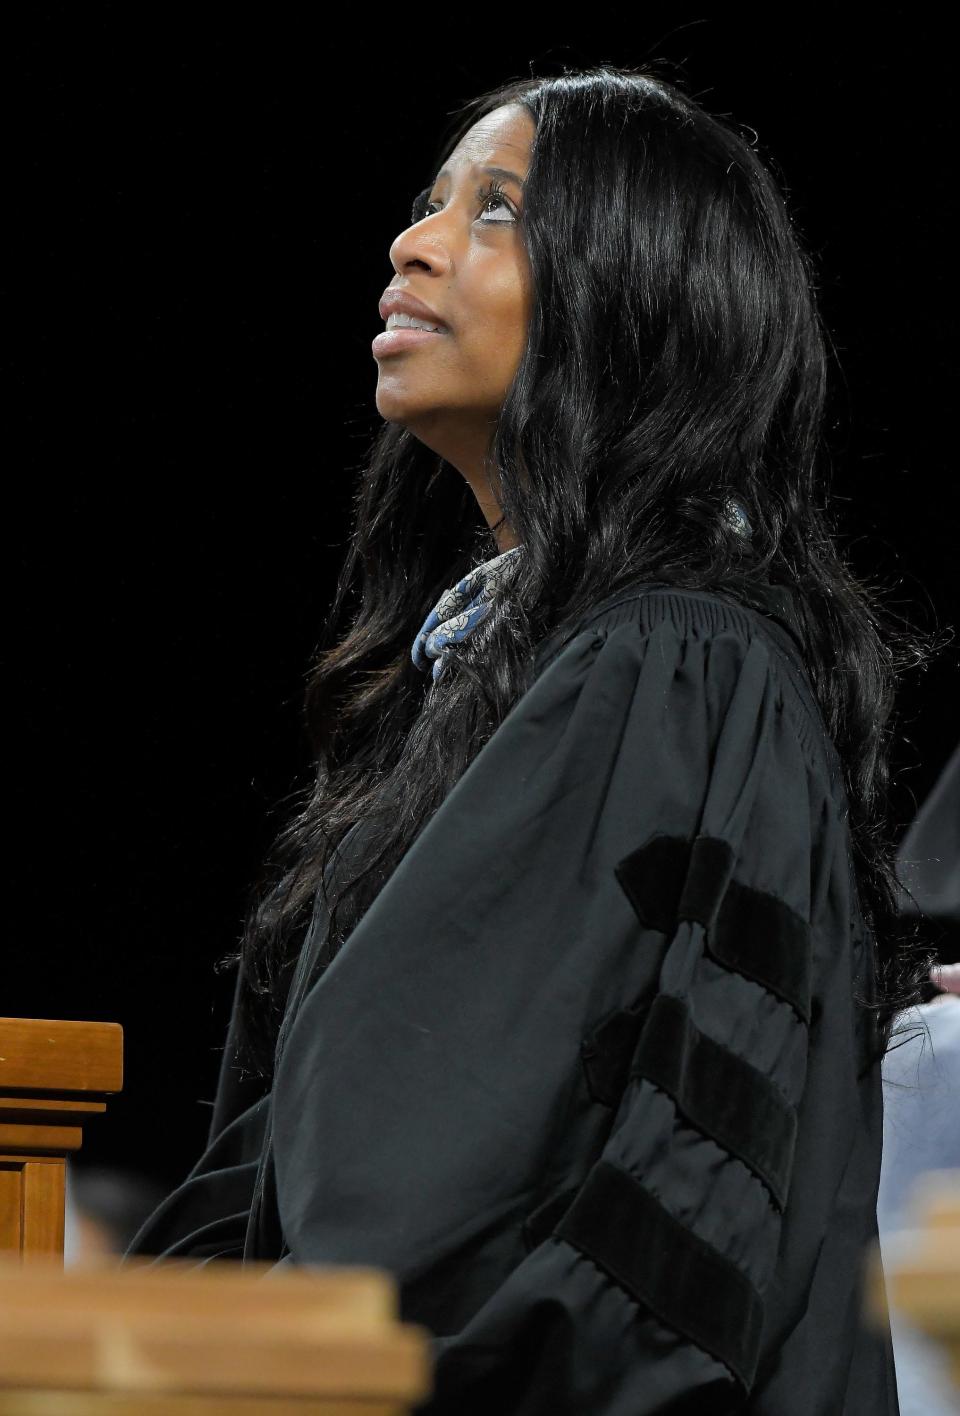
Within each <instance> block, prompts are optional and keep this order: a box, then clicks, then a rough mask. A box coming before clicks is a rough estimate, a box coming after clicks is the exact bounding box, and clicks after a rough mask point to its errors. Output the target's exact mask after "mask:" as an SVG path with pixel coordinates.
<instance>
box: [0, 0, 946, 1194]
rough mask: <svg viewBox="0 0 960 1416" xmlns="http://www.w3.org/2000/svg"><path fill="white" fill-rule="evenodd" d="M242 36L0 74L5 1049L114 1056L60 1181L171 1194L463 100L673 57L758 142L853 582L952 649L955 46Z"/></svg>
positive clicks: (60, 18)
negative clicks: (377, 399)
mask: <svg viewBox="0 0 960 1416" xmlns="http://www.w3.org/2000/svg"><path fill="white" fill-rule="evenodd" d="M238 13H239V12H238V11H236V10H235V9H232V10H229V11H228V10H226V9H224V10H222V11H218V10H216V9H215V8H211V9H208V10H204V12H203V15H204V18H202V19H201V20H198V18H197V12H196V10H192V11H187V10H184V11H182V12H180V13H179V15H178V12H177V10H176V7H174V8H173V9H172V10H171V9H169V8H167V7H164V8H163V9H162V10H161V8H160V7H157V8H156V9H154V10H152V11H150V10H149V9H147V10H144V9H143V8H142V7H140V8H137V9H136V10H133V9H127V8H123V9H122V8H120V7H113V6H90V7H86V9H85V10H84V12H83V13H82V14H79V13H77V12H76V11H74V10H67V9H61V8H54V9H51V8H49V7H46V8H41V9H39V10H34V11H33V12H32V14H31V18H30V20H29V21H28V22H21V25H20V27H19V28H18V29H17V30H16V31H14V30H13V29H10V28H8V30H7V32H6V37H5V42H4V43H3V45H2V55H3V57H2V59H0V63H2V66H3V75H2V76H3V93H4V95H5V100H4V101H5V113H6V117H5V142H4V150H5V168H6V174H5V181H4V207H5V216H4V220H3V227H4V231H5V244H6V247H7V253H6V257H5V260H4V262H3V273H2V285H3V299H4V306H5V308H6V310H7V317H6V319H5V325H6V332H7V339H6V341H5V344H6V350H5V353H4V370H5V376H6V377H5V381H4V382H5V386H6V389H7V393H8V396H9V397H10V398H11V403H12V418H11V423H10V425H9V426H11V427H12V428H13V429H15V431H14V432H12V433H11V435H10V436H9V438H8V439H5V442H6V443H7V450H8V454H9V457H8V460H7V468H6V476H5V478H4V482H5V498H4V499H5V503H6V507H5V510H6V526H7V535H6V538H5V539H6V554H5V556H4V567H3V568H4V577H5V584H4V596H5V605H6V609H7V615H6V623H7V629H6V634H5V636H4V650H5V654H4V657H5V660H6V673H5V685H6V689H5V694H6V707H7V729H6V736H5V741H6V746H7V754H8V770H7V772H6V774H5V779H6V783H7V792H6V803H7V815H8V822H9V827H8V848H7V890H6V902H7V918H6V922H5V923H6V928H5V935H6V947H5V959H6V963H5V968H4V974H3V977H4V984H5V989H4V997H3V1000H2V1004H0V1012H3V1013H5V1014H7V1015H10V1016H20V1015H23V1016H39V1017H50V1018H56V1017H62V1018H91V1019H109V1020H115V1021H119V1022H120V1023H122V1024H123V1027H124V1032H125V1056H126V1078H125V1086H124V1091H123V1093H122V1095H121V1096H120V1097H118V1098H117V1099H116V1100H115V1101H114V1102H113V1103H112V1104H111V1106H110V1108H109V1110H108V1113H107V1116H106V1118H104V1119H102V1120H100V1121H97V1122H95V1123H93V1124H92V1125H90V1126H89V1127H88V1128H87V1137H86V1140H85V1143H84V1150H83V1152H82V1153H81V1156H80V1163H81V1164H89V1163H91V1162H97V1163H100V1164H111V1165H130V1166H134V1167H137V1168H139V1169H141V1170H144V1171H148V1172H153V1173H154V1174H156V1175H157V1176H158V1177H159V1178H161V1179H162V1180H163V1181H164V1183H166V1184H170V1185H172V1184H173V1183H175V1182H176V1181H178V1180H179V1179H180V1178H181V1177H182V1175H183V1173H184V1172H185V1171H186V1169H187V1168H188V1167H189V1166H190V1165H191V1164H192V1162H193V1160H194V1159H195V1158H196V1156H197V1155H198V1153H199V1151H200V1150H201V1149H202V1146H203V1143H204V1139H205V1136H206V1130H207V1126H208V1124H209V1116H210V1105H211V1101H212V1097H213V1092H214V1086H215V1077H216V1071H217V1067H218V1064H219V1049H220V1047H221V1045H222V1042H223V1034H224V1030H225V1027H226V1019H227V1010H228V1004H229V997H230V993H231V992H232V986H233V984H232V976H230V975H222V976H216V975H214V973H213V971H212V964H213V961H214V960H215V959H217V958H219V957H221V956H222V955H223V954H225V953H226V952H228V951H229V950H231V949H232V948H234V947H235V944H236V942H237V938H238V934H239V928H240V921H241V914H242V905H243V899H244V895H245V890H246V887H247V885H248V882H249V881H250V880H251V878H252V876H253V874H254V873H255V870H256V867H257V864H258V862H259V860H260V858H261V855H262V854H263V852H264V851H265V850H266V848H267V845H268V843H269V840H270V839H271V837H272V834H273V830H274V826H275V821H273V820H272V818H271V817H270V816H269V813H270V810H271V808H272V807H273V806H274V805H275V804H276V803H278V802H279V801H280V799H281V798H282V797H283V796H284V794H285V793H286V792H288V791H289V790H290V788H291V787H292V785H293V783H294V780H295V778H296V775H297V773H298V772H299V771H300V770H301V769H302V768H303V767H304V766H305V764H306V762H307V756H306V745H305V739H304V736H303V733H302V730H301V725H300V701H301V694H302V689H303V682H304V673H305V670H306V668H307V664H308V660H309V656H310V652H311V649H312V647H313V645H314V642H315V638H316V635H317V634H318V632H319V628H320V621H321V619H322V616H323V613H324V611H325V609H326V606H327V604H328V603H329V598H330V594H331V591H332V586H333V583H334V580H335V576H336V572H337V569H338V566H339V564H340V561H341V559H342V556H343V552H344V545H345V538H346V535H347V525H346V511H347V507H348V503H349V497H350V493H351V490H352V485H353V480H354V477H355V474H356V470H357V468H358V467H359V466H360V465H361V463H362V460H363V456H364V450H365V447H366V444H367V440H368V438H369V436H370V435H371V434H372V433H373V431H374V430H375V428H376V427H377V425H378V422H379V415H378V414H377V412H376V408H375V405H374V393H375V388H376V365H375V362H374V360H373V358H372V356H371V354H370V341H371V339H372V338H373V336H374V335H375V334H376V333H378V332H379V329H380V327H381V321H380V319H379V316H378V314H377V309H376V306H377V301H378V298H379V296H380V294H381V292H382V291H383V289H384V288H385V286H386V285H387V284H389V283H390V280H391V278H392V276H393V274H394V271H393V268H392V267H391V265H390V263H389V257H388V251H389V247H390V243H391V241H392V240H393V238H394V236H395V235H396V234H397V232H398V231H399V230H401V229H402V228H403V226H405V225H406V222H407V213H408V211H409V203H410V199H411V198H412V196H413V195H414V194H415V193H416V192H417V191H419V190H420V188H421V187H422V186H423V185H424V183H425V182H426V181H428V180H429V179H430V178H431V176H432V171H431V170H429V169H430V165H431V163H432V162H433V159H434V156H435V152H436V147H437V142H438V138H439V135H440V133H441V131H442V130H443V129H444V128H445V126H446V124H447V121H448V117H449V114H450V113H451V111H452V110H453V109H454V108H455V107H457V106H458V105H459V104H461V103H462V102H463V101H465V100H466V99H467V98H469V97H471V96H472V95H474V94H475V93H477V92H479V91H481V90H483V89H485V88H487V87H490V86H492V85H494V84H495V83H499V82H502V81H503V80H505V79H506V78H508V77H516V76H523V75H526V74H529V73H530V72H531V69H532V71H533V72H535V73H541V74H549V73H557V72H560V71H561V70H562V67H563V66H564V65H567V66H569V67H578V66H580V65H586V64H591V63H597V62H601V61H609V62H612V63H617V64H631V65H633V64H639V63H641V62H642V61H643V60H644V59H646V58H649V57H651V56H661V57H663V58H665V59H667V60H669V61H671V63H672V64H673V65H675V66H676V68H675V69H674V70H673V71H672V76H674V77H677V78H679V79H680V80H681V81H682V82H684V83H685V85H686V87H687V89H688V91H690V92H692V93H693V94H694V95H695V96H697V97H698V98H699V99H700V101H701V102H703V103H704V104H705V105H706V106H707V107H708V108H709V109H711V111H713V112H716V113H724V114H728V115H731V116H732V117H733V119H735V120H736V121H737V122H739V123H740V124H743V125H749V126H750V127H751V128H752V129H754V130H755V131H756V133H757V135H758V141H759V147H760V151H761V153H762V154H763V155H765V156H767V157H768V158H770V157H772V158H773V159H775V162H776V164H777V165H778V167H779V169H780V172H781V174H782V176H781V180H783V181H785V183H786V186H787V189H788V197H789V200H790V202H791V206H792V210H793V213H794V216H795V219H796V222H797V224H798V227H799V229H800V230H801V231H802V232H803V234H804V235H805V237H806V240H807V242H808V244H809V245H810V247H811V248H812V249H813V251H814V253H815V257H816V259H817V262H818V265H819V269H820V272H821V281H822V286H821V303H822V308H823V313H824V318H825V321H826V324H827V327H828V329H829V330H830V333H831V335H832V339H833V343H834V346H835V349H836V355H837V359H838V361H839V364H840V368H841V370H842V373H838V372H837V370H836V368H834V370H833V373H832V377H833V380H834V385H835V394H834V409H833V415H832V416H833V418H834V421H835V425H836V426H835V432H834V441H835V443H839V450H838V451H837V452H836V454H835V474H834V476H835V481H834V488H835V493H836V496H837V498H838V506H839V508H840V511H841V515H842V525H843V529H844V533H845V537H846V541H845V544H846V545H847V547H848V550H849V553H850V556H851V558H852V560H853V562H854V565H855V567H856V569H857V571H858V573H859V574H860V575H862V576H864V577H867V578H868V579H870V580H871V582H874V583H880V584H882V585H884V586H886V587H887V588H888V591H889V594H890V599H891V601H892V604H893V606H894V607H895V608H896V609H898V611H899V612H900V613H903V614H906V615H908V616H910V618H912V619H913V620H914V622H916V623H917V624H919V625H921V626H922V627H923V628H925V629H928V630H929V629H933V628H936V627H937V626H947V625H951V624H953V623H955V621H956V619H957V610H958V603H957V595H956V590H955V569H956V555H955V549H954V548H955V543H956V531H957V521H956V517H955V515H954V510H955V507H954V505H953V501H954V483H955V479H956V465H955V459H954V455H953V438H952V434H953V424H954V409H955V401H956V388H957V370H956V366H955V364H954V363H952V362H951V356H952V353H953V350H954V348H955V347H956V339H957V328H956V317H955V304H954V300H953V293H954V286H955V282H956V273H955V272H956V210H955V207H953V206H952V197H953V188H954V182H955V179H954V177H953V175H952V173H951V165H952V159H953V152H954V148H955V141H956V132H955V129H952V128H951V127H950V126H949V125H950V121H951V118H952V113H953V105H954V102H955V100H954V99H953V97H952V86H953V76H954V75H953V71H954V63H955V60H954V50H953V48H952V46H951V45H950V44H948V43H947V38H946V34H945V32H944V31H943V30H938V28H937V27H936V26H935V25H933V24H931V23H929V22H928V23H926V24H922V25H917V24H915V23H913V22H912V20H910V21H908V19H907V18H906V15H907V13H908V12H906V11H897V10H893V11H886V12H884V15H883V16H882V18H881V17H880V16H879V15H874V16H873V17H872V19H871V30H870V32H869V34H860V33H858V32H856V31H854V30H852V29H851V30H850V31H849V32H841V31H839V30H836V29H827V28H825V27H824V26H823V25H821V26H820V27H819V28H818V27H815V26H810V25H809V23H808V25H807V27H803V28H802V27H800V25H799V23H798V24H796V25H794V24H793V23H791V22H789V21H787V20H781V21H777V22H773V21H771V20H769V19H767V20H764V22H763V23H762V24H757V23H756V22H750V21H748V20H747V19H745V18H742V19H738V20H736V21H734V22H731V21H730V20H729V19H723V20H722V21H720V20H717V19H714V18H704V12H702V11H699V10H694V9H692V8H688V9H686V10H685V9H684V8H683V7H679V8H678V7H670V8H669V9H667V8H664V9H663V10H662V11H658V10H657V9H656V8H655V7H654V8H650V7H645V9H644V15H645V16H647V18H646V19H645V20H644V22H643V23H642V24H641V25H639V26H637V27H636V28H634V29H633V30H629V31H628V30H625V29H622V28H621V29H620V30H619V31H612V30H611V31H610V32H608V33H603V32H597V33H596V34H593V35H592V36H589V37H588V38H585V37H584V26H583V24H582V23H581V24H580V25H578V26H577V27H576V29H575V30H573V31H572V35H573V36H574V37H571V33H565V32H564V31H563V29H562V28H561V29H559V30H557V31H556V32H545V31H542V30H541V31H540V32H539V33H537V34H535V35H534V36H532V37H528V38H523V37H522V36H519V35H518V34H517V33H516V32H513V33H510V34H505V33H503V32H502V23H500V28H499V30H498V31H497V32H495V30H494V27H493V26H492V25H491V24H488V25H486V26H484V27H483V30H482V32H475V30H476V24H477V17H476V16H474V19H473V21H472V23H473V26H474V32H471V31H470V30H466V31H462V32H461V31H460V30H458V29H456V27H455V26H454V24H453V18H452V17H451V16H441V15H439V14H426V13H410V14H408V15H400V14H399V12H391V13H390V15H389V16H386V15H385V16H384V17H383V19H382V20H381V21H376V22H375V21H373V20H372V19H370V20H369V22H368V23H367V24H366V25H365V27H364V32H362V33H361V32H359V31H360V29H361V26H360V25H359V24H357V25H356V29H357V31H358V32H356V33H350V31H349V28H348V29H347V30H346V31H345V30H344V29H343V27H342V21H341V20H340V19H338V31H337V34H336V36H334V35H332V34H327V33H326V32H325V31H324V29H323V28H322V27H321V26H320V25H319V24H317V23H316V22H313V23H308V22H306V21H304V22H303V23H301V24H297V23H294V21H293V20H292V19H291V15H292V14H294V13H299V12H293V11H290V12H287V14H286V17H284V15H283V13H282V12H279V11H275V10H261V11H260V12H259V16H257V15H251V16H250V17H249V18H248V19H246V20H244V21H240V20H238ZM244 13H245V12H244ZM462 18H463V19H464V21H465V20H466V16H463V17H462ZM581 18H582V17H581ZM458 22H459V21H458ZM663 72H665V73H667V74H668V76H670V74H671V71H669V70H666V71H663ZM948 115H949V116H948ZM948 449H949V451H948ZM478 515H479V513H478ZM957 687H958V654H957V647H956V644H955V643H954V644H951V645H950V646H949V647H948V648H947V649H946V650H945V651H944V652H943V653H941V655H940V656H939V658H938V659H937V660H936V661H935V662H934V663H933V664H932V665H931V667H930V668H929V669H928V670H927V671H926V672H925V673H924V674H923V675H922V676H921V675H915V676H913V677H911V678H908V679H907V681H906V682H905V684H904V687H903V691H902V695H901V719H900V725H899V729H898V733H897V737H896V742H895V764H894V765H895V767H896V780H895V788H894V807H895V813H896V816H897V820H898V823H899V825H900V827H901V828H902V826H903V825H905V824H906V822H907V821H908V820H909V818H910V816H911V815H912V814H913V812H914V811H915V808H916V804H917V803H918V802H920V801H922V800H923V798H924V796H925V795H926V794H927V792H928V791H929V789H930V787H931V785H932V783H933V781H934V780H935V778H936V776H937V773H938V772H939V770H940V768H941V767H942V765H943V764H944V762H945V761H946V758H947V756H948V755H949V753H950V751H951V749H952V747H953V745H954V742H955V740H956V736H957V715H956V702H957Z"/></svg>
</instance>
